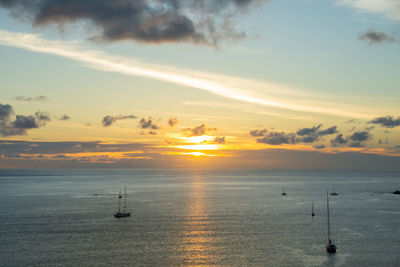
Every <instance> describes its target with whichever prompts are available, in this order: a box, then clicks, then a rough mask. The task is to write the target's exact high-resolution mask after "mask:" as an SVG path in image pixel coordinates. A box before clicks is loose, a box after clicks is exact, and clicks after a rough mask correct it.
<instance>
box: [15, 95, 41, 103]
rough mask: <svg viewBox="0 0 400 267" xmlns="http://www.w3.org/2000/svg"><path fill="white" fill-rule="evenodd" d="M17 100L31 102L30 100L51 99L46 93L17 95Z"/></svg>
mask: <svg viewBox="0 0 400 267" xmlns="http://www.w3.org/2000/svg"><path fill="white" fill-rule="evenodd" d="M15 100H18V101H26V102H29V101H39V102H47V101H49V98H48V97H47V96H44V95H40V96H37V97H27V96H17V97H15Z"/></svg>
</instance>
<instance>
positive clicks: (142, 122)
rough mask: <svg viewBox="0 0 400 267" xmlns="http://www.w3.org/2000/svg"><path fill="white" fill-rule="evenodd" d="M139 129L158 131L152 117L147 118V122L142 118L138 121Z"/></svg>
mask: <svg viewBox="0 0 400 267" xmlns="http://www.w3.org/2000/svg"><path fill="white" fill-rule="evenodd" d="M139 127H140V128H142V129H152V130H158V129H159V128H160V127H159V126H158V125H157V124H155V123H154V119H153V118H152V117H149V118H148V119H147V120H146V119H145V118H142V119H141V120H140V121H139Z"/></svg>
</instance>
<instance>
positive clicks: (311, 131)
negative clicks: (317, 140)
mask: <svg viewBox="0 0 400 267" xmlns="http://www.w3.org/2000/svg"><path fill="white" fill-rule="evenodd" d="M321 126H322V124H320V125H318V126H315V127H312V128H303V129H300V130H298V131H297V132H296V134H297V135H299V136H305V135H314V134H316V133H317V131H318V130H319V128H321Z"/></svg>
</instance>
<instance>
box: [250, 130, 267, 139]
mask: <svg viewBox="0 0 400 267" xmlns="http://www.w3.org/2000/svg"><path fill="white" fill-rule="evenodd" d="M267 132H268V130H267V129H262V130H252V131H250V135H251V136H254V137H259V136H264V135H265V134H266V133H267Z"/></svg>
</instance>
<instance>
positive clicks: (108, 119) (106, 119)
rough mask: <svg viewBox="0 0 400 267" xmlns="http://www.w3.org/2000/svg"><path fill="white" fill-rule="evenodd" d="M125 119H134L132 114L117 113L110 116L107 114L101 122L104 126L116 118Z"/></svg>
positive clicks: (116, 119)
mask: <svg viewBox="0 0 400 267" xmlns="http://www.w3.org/2000/svg"><path fill="white" fill-rule="evenodd" d="M126 119H136V116H134V115H118V116H110V115H107V116H105V117H104V118H103V120H102V124H103V126H104V127H108V126H111V125H112V124H113V123H114V122H116V121H118V120H126Z"/></svg>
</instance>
